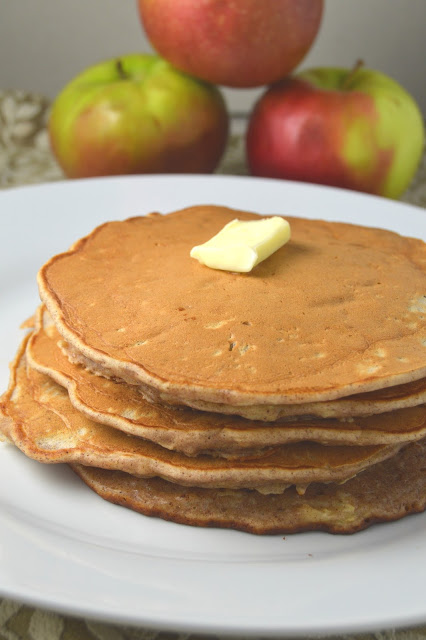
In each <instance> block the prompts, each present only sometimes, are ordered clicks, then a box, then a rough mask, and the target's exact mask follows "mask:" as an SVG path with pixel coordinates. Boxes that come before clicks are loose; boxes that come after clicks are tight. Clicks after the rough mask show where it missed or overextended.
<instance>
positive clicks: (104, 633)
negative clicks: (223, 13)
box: [0, 91, 426, 640]
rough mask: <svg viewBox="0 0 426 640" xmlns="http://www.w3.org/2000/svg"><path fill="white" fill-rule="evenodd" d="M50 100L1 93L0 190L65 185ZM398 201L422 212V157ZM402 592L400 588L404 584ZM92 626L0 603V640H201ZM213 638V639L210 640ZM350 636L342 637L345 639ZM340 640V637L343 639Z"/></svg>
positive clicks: (234, 140)
mask: <svg viewBox="0 0 426 640" xmlns="http://www.w3.org/2000/svg"><path fill="white" fill-rule="evenodd" d="M48 113H49V101H48V99H47V98H45V97H44V96H40V95H35V94H32V93H28V92H25V91H0V188H2V189H6V188H11V187H17V186H21V185H26V184H36V183H42V182H51V181H55V180H63V179H64V175H63V173H62V171H61V169H60V168H59V167H58V165H57V163H56V161H55V159H54V158H53V156H52V153H51V151H50V147H49V141H48V136H47V131H46V123H47V118H48ZM245 124H246V121H245V119H244V118H243V117H241V118H239V117H235V118H233V120H232V128H231V137H230V141H229V144H228V148H227V151H226V153H225V155H224V158H223V160H222V162H221V164H220V166H219V168H218V170H217V173H220V174H232V175H246V174H247V173H248V171H247V166H246V163H245V159H244V129H245ZM401 200H402V201H404V202H407V203H410V204H415V205H417V206H421V207H425V208H426V154H425V155H424V156H423V159H422V162H421V165H420V167H419V170H418V172H417V174H416V176H415V178H414V180H413V182H412V184H411V185H410V188H409V189H408V190H407V191H406V193H405V194H404V195H403V197H402V198H401ZM402 590H403V585H402ZM202 637H203V636H200V635H199V634H197V635H195V634H191V635H185V634H179V633H171V632H161V631H151V630H149V629H141V628H133V627H132V628H130V627H125V626H122V625H113V624H106V623H103V622H94V621H92V620H85V619H82V618H74V617H71V616H65V615H60V614H58V613H52V612H49V611H46V610H42V609H38V608H33V607H30V606H27V605H24V604H22V603H19V602H15V601H11V600H7V599H1V598H0V640H3V639H4V640H141V639H144V640H174V639H175V638H176V639H178V638H185V639H188V640H195V639H197V638H202ZM208 637H209V638H212V637H214V636H212V635H211V634H209V636H208ZM351 637H352V636H348V635H345V636H344V638H345V640H350V638H351ZM357 637H358V638H362V639H365V640H367V638H368V639H370V638H377V640H423V639H425V640H426V626H423V627H420V628H416V629H404V630H398V631H394V630H392V629H388V630H383V632H381V633H375V634H363V635H361V636H357ZM342 639H343V636H342Z"/></svg>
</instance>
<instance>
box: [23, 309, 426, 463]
mask: <svg viewBox="0 0 426 640" xmlns="http://www.w3.org/2000/svg"><path fill="white" fill-rule="evenodd" d="M58 342H60V335H59V333H58V331H57V330H56V328H55V326H54V325H53V324H52V321H51V319H50V317H49V315H48V313H47V312H46V311H44V310H43V308H42V307H40V308H39V310H38V312H37V330H36V331H34V333H33V334H32V336H31V337H30V339H29V342H28V347H27V359H28V362H29V363H30V365H31V367H33V368H35V369H37V370H38V371H40V372H42V373H44V374H46V375H48V376H50V377H52V378H53V379H54V380H55V381H56V382H57V383H58V384H60V385H62V386H64V387H66V388H67V390H68V393H69V398H70V401H71V404H72V405H73V406H74V407H75V408H76V409H77V410H79V411H80V412H82V413H84V414H85V415H86V416H87V417H88V418H91V419H92V420H95V421H96V422H100V423H102V424H107V425H109V426H111V427H114V428H117V429H121V430H122V431H125V432H126V433H130V434H133V435H136V436H140V437H143V438H145V439H147V440H150V441H152V442H155V443H157V444H159V445H161V446H163V447H166V448H168V449H173V450H177V451H181V452H183V453H185V454H187V455H195V454H199V453H211V454H213V455H218V454H220V455H228V456H229V455H230V454H234V455H235V456H238V455H239V456H242V455H244V456H246V455H247V454H248V453H250V451H249V450H250V449H256V448H258V449H259V448H265V447H274V446H277V445H282V444H286V443H290V442H300V441H304V440H310V441H315V442H320V443H325V444H349V445H351V444H353V445H376V444H396V443H399V442H408V441H412V440H418V439H421V438H423V437H425V436H426V406H425V405H420V406H417V407H412V408H408V409H407V408H405V409H402V410H394V411H389V410H388V411H386V413H383V414H381V415H373V416H371V417H364V418H362V417H361V418H352V417H351V418H349V419H348V418H347V419H345V420H336V419H326V420H325V419H322V420H318V419H311V418H306V417H305V418H303V419H302V418H299V419H298V420H294V419H293V420H291V419H288V420H287V421H286V422H281V423H280V422H278V423H263V422H259V421H258V422H254V421H249V420H245V419H244V418H239V417H238V416H223V415H220V414H217V413H206V412H201V411H195V410H192V409H189V408H186V407H182V408H174V407H167V406H164V405H160V404H158V403H157V404H152V403H149V402H147V401H146V400H145V399H144V398H143V397H142V396H141V394H140V393H138V391H137V389H135V387H132V386H128V385H125V384H123V383H120V382H116V381H114V380H110V379H106V378H103V377H100V376H96V375H94V374H93V373H91V372H90V371H87V370H86V369H84V368H83V367H82V366H81V365H75V364H72V363H71V362H69V360H68V359H67V358H66V357H65V355H64V354H63V353H62V351H61V350H60V348H59V347H58V344H57V343H58ZM421 382H422V383H423V385H424V381H421ZM412 385H420V381H419V383H411V385H410V384H409V385H405V386H409V387H410V386H412ZM391 389H392V388H390V389H385V390H383V391H381V392H370V394H365V396H368V399H365V400H364V399H361V400H360V401H359V402H360V404H361V406H362V403H363V402H368V404H369V405H374V397H377V396H378V404H379V406H380V408H382V409H383V408H384V407H386V408H390V409H392V408H393V407H394V406H398V404H399V403H401V402H402V403H403V402H404V401H405V402H409V401H413V399H414V398H415V397H416V396H415V394H414V392H413V389H411V391H412V392H411V395H409V396H408V399H407V398H405V400H404V397H403V396H401V397H398V396H397V397H396V401H395V397H394V396H395V395H396V389H395V388H393V389H395V391H394V396H391V398H390V399H388V400H387V402H386V398H387V394H389V395H390V391H391ZM401 393H402V391H401V388H400V394H401ZM371 396H373V397H371ZM421 398H422V394H421V393H418V394H417V400H418V401H420V399H421ZM423 399H425V398H424V397H423ZM334 402H343V401H339V400H337V401H334ZM328 404H329V405H331V404H332V403H331V402H330V403H328ZM353 404H354V405H356V400H353ZM290 406H291V405H290ZM295 406H297V405H295ZM307 412H308V413H309V410H308V411H307Z"/></svg>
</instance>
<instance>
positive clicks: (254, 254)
mask: <svg viewBox="0 0 426 640" xmlns="http://www.w3.org/2000/svg"><path fill="white" fill-rule="evenodd" d="M290 235H291V231H290V225H289V223H288V222H287V220H284V218H281V217H280V216H273V217H271V218H261V219H260V220H238V219H235V220H232V221H231V222H228V224H226V225H225V226H224V227H223V229H222V230H221V231H219V233H217V234H216V235H215V236H213V238H210V240H208V241H207V242H205V243H204V244H200V245H197V246H196V247H193V248H192V249H191V252H190V255H191V257H192V258H195V259H196V260H198V261H199V262H201V264H204V265H206V266H207V267H210V268H211V269H221V270H223V271H236V272H239V273H248V272H249V271H251V270H252V269H253V267H255V266H256V265H257V264H259V262H262V260H266V258H269V256H270V255H271V254H273V253H274V252H275V251H277V249H279V248H280V247H282V246H283V245H284V244H285V243H286V242H288V241H289V240H290Z"/></svg>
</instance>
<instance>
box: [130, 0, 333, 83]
mask: <svg viewBox="0 0 426 640" xmlns="http://www.w3.org/2000/svg"><path fill="white" fill-rule="evenodd" d="M138 2H139V13H140V17H141V21H142V25H143V26H144V28H145V31H146V34H147V36H148V38H149V40H150V41H151V44H152V45H153V47H154V48H155V49H156V50H157V51H158V52H159V53H160V55H162V56H163V57H164V58H166V59H167V60H169V61H170V62H171V63H172V64H174V65H175V66H176V67H177V68H179V69H182V70H183V71H186V72H187V73H191V74H193V75H195V76H197V77H199V78H202V79H204V80H206V81H207V82H213V83H215V84H223V85H227V86H230V87H256V86H260V85H264V84H270V83H271V82H276V81H277V80H280V79H281V78H283V77H284V76H285V75H287V74H288V73H290V72H291V71H292V70H293V69H294V68H295V67H296V66H297V65H298V64H299V62H300V61H301V60H302V58H303V57H304V56H305V54H306V53H307V52H308V50H309V49H310V47H311V45H312V43H313V41H314V39H315V36H316V35H317V32H318V29H319V26H320V22H321V17H322V11H323V0H138Z"/></svg>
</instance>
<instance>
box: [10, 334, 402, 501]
mask: <svg viewBox="0 0 426 640" xmlns="http://www.w3.org/2000/svg"><path fill="white" fill-rule="evenodd" d="M24 349H25V344H24V345H23V346H22V347H21V349H20V351H19V352H18V355H17V359H16V361H15V364H14V365H13V366H12V369H11V374H12V377H11V383H10V386H9V389H8V391H7V392H6V394H5V395H4V396H3V398H2V401H1V403H0V410H1V413H2V414H3V420H2V423H1V430H2V431H3V432H4V433H5V435H6V436H7V437H8V438H9V439H10V440H11V441H12V442H13V443H14V444H15V445H16V446H17V447H18V448H19V449H21V450H22V451H23V452H24V453H25V454H26V455H28V456H29V457H31V458H34V459H35V460H38V461H40V462H47V463H49V462H50V463H53V462H77V463H81V464H85V465H88V466H95V467H102V468H107V469H118V470H121V471H125V472H127V473H130V474H132V475H135V476H139V477H154V476H158V477H161V478H163V479H166V480H170V481H172V482H176V483H179V484H182V485H186V486H198V487H216V488H241V487H243V488H250V489H257V490H258V491H261V492H273V493H277V492H281V491H283V490H285V489H286V488H287V486H289V485H291V484H297V485H306V484H308V483H310V482H313V481H318V482H332V481H335V482H336V481H338V482H340V481H343V480H347V479H348V478H350V477H352V476H353V475H355V474H356V473H358V472H360V471H362V470H363V469H365V468H367V467H368V466H369V465H372V464H376V463H377V462H380V461H381V460H384V459H386V458H388V457H390V456H392V455H394V454H395V453H396V452H397V451H398V450H399V449H400V448H401V445H400V444H397V445H376V446H366V447H354V446H351V447H345V446H322V445H320V444H317V443H312V442H303V443H294V444H288V445H282V446H281V447H277V448H275V449H273V450H271V451H264V452H262V454H261V455H258V456H250V457H248V458H244V457H241V458H239V459H232V460H227V459H222V458H217V457H212V456H207V455H200V456H196V457H192V458H191V457H188V456H185V455H183V454H181V453H178V452H175V451H169V450H167V449H164V448H163V447H160V446H158V445H155V444H153V443H150V442H147V441H146V440H143V439H142V438H137V437H135V436H129V435H126V434H124V433H123V432H121V431H119V430H117V429H113V428H110V427H107V426H105V425H101V424H99V423H96V422H94V421H92V420H89V419H88V418H86V417H85V416H84V415H83V414H81V413H80V412H79V411H77V410H76V409H74V407H73V406H72V405H71V403H70V402H69V398H68V394H67V392H66V390H65V389H64V388H63V387H61V386H60V385H58V384H57V383H56V382H54V380H52V379H51V378H49V377H48V376H45V375H44V374H41V373H39V372H38V371H35V370H33V369H31V367H27V366H26V358H25V353H24Z"/></svg>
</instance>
